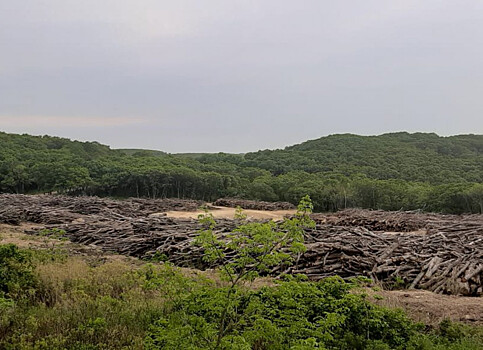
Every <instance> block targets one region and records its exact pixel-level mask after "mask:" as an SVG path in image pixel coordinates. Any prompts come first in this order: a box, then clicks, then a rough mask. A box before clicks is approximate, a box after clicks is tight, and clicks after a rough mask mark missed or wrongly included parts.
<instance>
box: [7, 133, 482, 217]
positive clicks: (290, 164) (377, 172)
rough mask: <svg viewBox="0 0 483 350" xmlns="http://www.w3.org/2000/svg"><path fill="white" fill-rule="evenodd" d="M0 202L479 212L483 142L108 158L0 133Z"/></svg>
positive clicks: (349, 143) (441, 140)
mask: <svg viewBox="0 0 483 350" xmlns="http://www.w3.org/2000/svg"><path fill="white" fill-rule="evenodd" d="M0 192H9V193H51V192H54V193H67V194H72V195H81V194H86V195H98V196H111V197H149V198H164V197H177V198H190V199H200V200H205V201H212V200H215V199H217V198H221V197H237V198H245V199H255V200H265V201H288V202H291V203H294V204H295V203H297V202H298V200H299V199H300V198H301V197H303V196H304V195H310V197H311V198H312V200H313V203H314V207H315V211H336V210H339V209H343V208H348V207H360V208H370V209H384V210H423V211H434V212H443V213H482V212H483V135H458V136H450V137H441V136H438V135H436V134H428V133H414V134H410V133H406V132H399V133H391V134H383V135H380V136H358V135H352V134H342V135H331V136H327V137H322V138H319V139H316V140H310V141H307V142H304V143H301V144H298V145H294V146H290V147H286V148H285V149H279V150H262V151H258V152H253V153H246V154H228V153H216V154H202V153H192V154H168V153H164V152H161V151H151V150H135V149H129V150H114V149H111V148H110V147H108V146H106V145H102V144H100V143H97V142H79V141H71V140H69V139H65V138H59V137H51V136H30V135H16V134H7V133H0Z"/></svg>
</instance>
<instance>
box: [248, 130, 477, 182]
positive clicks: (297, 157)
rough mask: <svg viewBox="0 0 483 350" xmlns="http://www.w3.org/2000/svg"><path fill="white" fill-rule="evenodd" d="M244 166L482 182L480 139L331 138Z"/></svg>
mask: <svg viewBox="0 0 483 350" xmlns="http://www.w3.org/2000/svg"><path fill="white" fill-rule="evenodd" d="M245 161H246V164H249V165H252V166H257V167H260V168H263V169H267V170H269V171H270V172H272V173H273V174H275V175H277V174H282V173H287V172H289V171H292V170H303V171H306V172H309V173H314V172H337V173H341V174H346V175H350V174H356V173H362V174H366V175H367V176H369V177H371V178H375V179H402V180H408V181H421V182H429V183H433V184H444V183H449V182H461V181H470V182H472V181H474V182H483V135H459V136H450V137H440V136H438V135H436V134H423V133H416V134H409V133H405V132H401V133H392V134H384V135H380V136H358V135H351V134H344V135H331V136H327V137H322V138H320V139H317V140H311V141H307V142H304V143H302V144H299V145H295V146H291V147H287V148H285V149H284V150H275V151H270V150H266V151H259V152H256V153H249V154H247V155H246V156H245Z"/></svg>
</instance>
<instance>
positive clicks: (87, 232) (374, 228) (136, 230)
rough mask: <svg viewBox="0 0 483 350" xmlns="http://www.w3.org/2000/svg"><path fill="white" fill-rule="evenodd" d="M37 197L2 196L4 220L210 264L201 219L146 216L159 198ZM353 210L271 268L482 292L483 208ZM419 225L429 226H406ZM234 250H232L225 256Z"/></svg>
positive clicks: (226, 227)
mask: <svg viewBox="0 0 483 350" xmlns="http://www.w3.org/2000/svg"><path fill="white" fill-rule="evenodd" d="M34 197H36V198H34ZM34 197H32V196H15V195H2V196H0V222H10V223H12V222H13V223H15V222H21V221H33V222H36V223H40V224H43V225H45V228H61V229H64V230H65V231H66V236H67V237H68V238H69V239H70V240H72V241H73V242H77V243H80V244H88V245H89V244H93V245H96V246H98V247H100V248H102V249H103V250H105V251H108V252H115V253H118V254H124V255H130V256H135V257H140V258H143V257H149V256H152V255H153V254H155V253H156V252H157V253H159V254H162V255H164V256H166V258H167V259H168V260H170V261H171V262H173V263H174V264H176V265H179V266H185V267H194V268H199V269H205V268H210V267H212V266H209V265H207V264H206V263H205V262H204V261H203V260H202V256H203V251H202V250H201V249H200V248H199V247H196V246H194V245H193V244H192V242H193V239H194V237H195V236H196V235H197V232H198V230H199V229H200V226H199V224H198V223H197V221H196V220H191V219H174V218H168V217H162V216H161V217H158V216H149V213H151V212H152V211H158V208H159V207H158V205H160V204H159V203H157V202H156V201H153V203H145V202H144V201H141V204H143V205H144V207H143V206H142V205H140V204H139V203H138V202H137V201H138V200H127V201H111V200H104V199H98V198H64V197H52V198H48V196H34ZM37 197H38V198H37ZM148 202H149V201H148ZM353 213H354V217H353V218H352V219H351V218H350V212H348V211H345V212H342V213H338V214H335V215H331V217H332V218H322V216H319V218H318V219H317V221H318V223H317V225H316V228H315V229H311V230H307V232H306V246H307V251H306V252H305V253H304V254H303V255H302V256H300V257H299V258H298V259H297V263H296V264H295V265H294V266H291V267H290V268H279V269H275V270H274V271H273V274H280V273H282V272H285V273H303V274H306V275H307V276H308V277H309V278H310V279H312V280H318V279H321V278H324V277H327V276H333V275H340V276H341V277H343V278H350V277H354V276H366V277H369V278H371V279H373V280H374V281H378V282H380V283H382V284H383V285H385V286H391V285H394V284H395V283H398V284H399V285H401V284H403V285H405V286H406V287H409V288H422V289H427V290H431V291H434V292H437V293H447V294H456V295H481V294H482V293H483V291H482V288H483V216H482V215H469V216H444V215H437V214H422V213H403V212H379V211H354V212H353ZM337 220H338V221H337ZM371 220H372V221H371ZM405 220H406V221H407V222H405ZM236 224H237V223H236V222H235V221H233V220H218V226H217V234H218V235H220V236H221V237H223V236H224V235H225V234H226V233H229V232H231V231H232V230H233V229H234V227H235V226H236ZM359 224H360V226H359ZM421 228H424V229H425V232H426V233H421V232H404V231H409V230H411V231H414V229H421ZM39 230H40V229H39ZM388 231H399V232H396V233H394V232H391V233H387V232H388ZM37 232H38V231H31V232H30V233H32V234H35V233H37ZM232 257H233V254H232V252H227V259H231V258H232Z"/></svg>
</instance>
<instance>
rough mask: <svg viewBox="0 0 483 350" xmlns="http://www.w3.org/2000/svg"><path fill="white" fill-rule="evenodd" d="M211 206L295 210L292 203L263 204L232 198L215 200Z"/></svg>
mask: <svg viewBox="0 0 483 350" xmlns="http://www.w3.org/2000/svg"><path fill="white" fill-rule="evenodd" d="M213 205H216V206H220V207H230V208H236V207H240V208H242V209H253V210H267V211H273V210H291V209H295V206H294V205H293V204H292V203H288V202H264V201H252V200H246V199H234V198H220V199H218V200H216V201H215V202H214V203H213Z"/></svg>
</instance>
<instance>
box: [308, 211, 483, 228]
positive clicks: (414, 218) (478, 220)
mask: <svg viewBox="0 0 483 350" xmlns="http://www.w3.org/2000/svg"><path fill="white" fill-rule="evenodd" d="M312 218H313V219H314V220H315V221H316V222H317V223H321V224H331V225H336V226H345V227H364V228H366V229H368V230H371V231H382V232H412V231H418V230H437V229H438V228H441V227H444V226H449V225H451V224H452V223H457V222H465V223H469V224H480V225H483V216H482V215H475V214H473V215H442V214H435V213H423V212H419V211H383V210H366V209H345V210H341V211H339V212H336V213H330V214H312Z"/></svg>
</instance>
